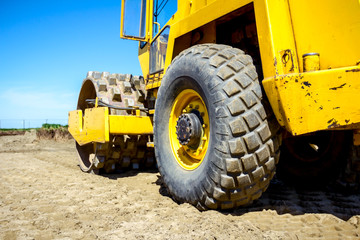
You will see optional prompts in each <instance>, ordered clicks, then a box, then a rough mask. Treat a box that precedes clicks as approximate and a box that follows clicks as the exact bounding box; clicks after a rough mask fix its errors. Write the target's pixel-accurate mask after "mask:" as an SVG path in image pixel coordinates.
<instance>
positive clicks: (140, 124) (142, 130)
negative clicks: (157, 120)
mask: <svg viewBox="0 0 360 240" xmlns="http://www.w3.org/2000/svg"><path fill="white" fill-rule="evenodd" d="M109 126H110V134H129V135H131V134H133V135H138V134H139V135H141V134H145V135H147V134H153V122H152V118H151V117H137V116H117V115H110V116H109Z"/></svg>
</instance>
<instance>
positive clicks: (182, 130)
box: [176, 113, 202, 148]
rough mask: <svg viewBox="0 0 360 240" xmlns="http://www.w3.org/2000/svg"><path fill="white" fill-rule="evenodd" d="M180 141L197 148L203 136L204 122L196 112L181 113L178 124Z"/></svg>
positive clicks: (184, 144)
mask: <svg viewBox="0 0 360 240" xmlns="http://www.w3.org/2000/svg"><path fill="white" fill-rule="evenodd" d="M176 135H177V139H178V140H179V143H180V144H181V145H183V146H188V147H190V148H197V147H198V146H199V144H200V140H201V136H202V124H201V121H200V119H199V118H198V116H197V115H196V114H194V113H184V114H181V115H180V117H179V118H178V120H177V124H176Z"/></svg>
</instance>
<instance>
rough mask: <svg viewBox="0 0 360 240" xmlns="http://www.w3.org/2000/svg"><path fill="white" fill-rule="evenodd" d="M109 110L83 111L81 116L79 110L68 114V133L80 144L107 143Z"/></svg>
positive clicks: (103, 108)
mask: <svg viewBox="0 0 360 240" xmlns="http://www.w3.org/2000/svg"><path fill="white" fill-rule="evenodd" d="M108 116H109V109H108V108H105V107H102V108H89V109H85V114H84V116H82V111H81V110H75V111H71V112H69V132H70V133H71V135H72V136H73V137H74V138H75V140H76V141H77V142H78V143H79V144H80V145H84V144H87V143H91V142H99V143H105V142H108V141H109V119H108Z"/></svg>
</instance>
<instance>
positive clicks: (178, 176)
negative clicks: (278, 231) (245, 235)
mask: <svg viewBox="0 0 360 240" xmlns="http://www.w3.org/2000/svg"><path fill="white" fill-rule="evenodd" d="M186 89H192V90H195V91H196V92H197V93H198V94H199V95H200V96H201V98H202V100H203V101H204V103H205V105H206V108H207V111H208V115H209V119H210V140H209V146H208V149H207V152H206V155H205V156H204V159H203V161H202V162H201V164H200V165H199V166H198V167H197V168H196V169H193V170H186V169H184V168H183V167H181V166H180V165H179V164H178V162H177V160H176V159H175V156H174V153H173V152H172V146H171V143H170V140H169V116H170V112H171V109H172V106H173V104H174V99H175V98H176V96H178V94H179V93H181V92H182V91H184V90H186ZM262 99H263V95H262V90H261V87H260V84H259V81H258V77H257V73H256V70H255V67H254V65H253V63H252V59H251V57H250V56H248V55H245V54H244V52H243V51H241V50H239V49H235V48H232V47H229V46H226V45H216V44H204V45H196V46H194V47H191V48H189V49H187V50H185V51H183V52H182V53H181V54H180V55H179V56H177V57H176V58H175V59H174V60H173V62H172V64H171V65H170V67H169V68H168V69H167V72H166V74H165V76H164V78H163V80H162V83H161V87H160V89H159V92H158V98H157V101H156V108H155V109H156V111H155V117H154V143H155V154H156V159H157V163H158V168H159V171H160V173H161V175H162V177H163V181H164V184H165V185H166V186H167V188H168V191H169V192H170V194H171V195H172V196H173V198H174V199H175V200H176V201H178V202H189V203H191V204H193V205H195V206H196V207H197V208H198V209H200V210H205V209H228V208H233V207H236V206H241V205H246V204H248V203H251V202H252V201H253V200H255V199H258V198H259V197H260V196H261V194H262V193H263V192H264V191H265V190H266V189H267V187H268V185H269V182H270V180H271V179H272V177H273V176H274V174H275V164H276V163H277V161H278V157H279V137H278V135H276V131H277V130H278V126H277V124H270V123H269V121H268V118H269V111H268V109H265V108H266V107H265V106H266V104H263V102H262Z"/></svg>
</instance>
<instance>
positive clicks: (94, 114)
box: [69, 107, 153, 146]
mask: <svg viewBox="0 0 360 240" xmlns="http://www.w3.org/2000/svg"><path fill="white" fill-rule="evenodd" d="M69 132H70V133H71V135H72V136H73V137H74V138H75V140H76V141H77V142H78V143H79V144H80V145H81V146H82V145H85V144H87V143H95V142H97V143H106V142H109V140H110V135H111V134H121V135H126V134H127V135H148V134H149V135H150V134H153V123H152V118H151V117H147V116H118V115H109V109H108V108H107V107H98V108H88V109H85V114H84V116H83V113H82V111H81V110H75V111H71V112H69Z"/></svg>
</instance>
